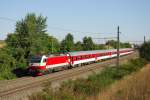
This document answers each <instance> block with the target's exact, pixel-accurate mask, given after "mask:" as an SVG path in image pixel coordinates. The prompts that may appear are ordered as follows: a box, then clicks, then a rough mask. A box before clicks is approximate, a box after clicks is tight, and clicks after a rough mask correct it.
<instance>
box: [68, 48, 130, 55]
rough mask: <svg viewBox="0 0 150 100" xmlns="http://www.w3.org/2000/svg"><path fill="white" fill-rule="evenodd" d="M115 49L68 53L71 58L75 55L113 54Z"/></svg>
mask: <svg viewBox="0 0 150 100" xmlns="http://www.w3.org/2000/svg"><path fill="white" fill-rule="evenodd" d="M130 49H131V48H125V49H120V50H130ZM116 50H117V49H109V50H91V51H74V52H69V54H70V55H71V56H77V55H87V54H96V53H106V52H114V51H116Z"/></svg>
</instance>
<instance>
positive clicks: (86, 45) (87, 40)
mask: <svg viewBox="0 0 150 100" xmlns="http://www.w3.org/2000/svg"><path fill="white" fill-rule="evenodd" d="M94 49H95V45H94V42H93V40H92V38H91V37H84V38H83V50H94Z"/></svg>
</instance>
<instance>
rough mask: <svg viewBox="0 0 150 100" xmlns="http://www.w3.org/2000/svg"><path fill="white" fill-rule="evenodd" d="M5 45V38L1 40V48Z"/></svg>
mask: <svg viewBox="0 0 150 100" xmlns="http://www.w3.org/2000/svg"><path fill="white" fill-rule="evenodd" d="M4 46H6V43H5V41H3V40H0V48H3V47H4Z"/></svg>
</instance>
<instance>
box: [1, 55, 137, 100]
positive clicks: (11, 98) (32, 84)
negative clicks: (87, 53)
mask: <svg viewBox="0 0 150 100" xmlns="http://www.w3.org/2000/svg"><path fill="white" fill-rule="evenodd" d="M137 57H138V55H137V53H136V52H135V53H133V54H131V55H128V56H123V57H121V58H120V62H121V63H122V64H123V63H126V62H127V61H128V59H132V58H134V59H135V58H137ZM115 64H116V59H111V60H107V61H104V62H100V63H94V64H90V65H86V66H83V67H77V68H73V69H69V70H64V71H61V72H57V73H53V74H49V75H44V76H41V77H35V78H34V77H29V78H28V77H25V78H20V79H16V80H9V81H8V82H7V81H6V82H4V84H3V82H2V83H1V84H0V99H4V100H20V99H23V100H26V99H28V98H27V96H28V95H31V94H32V93H35V92H38V91H41V90H42V89H43V82H47V81H48V80H50V81H51V85H52V87H53V88H55V87H57V85H59V86H60V84H61V83H62V82H63V81H67V80H69V79H71V80H74V79H77V78H84V79H87V78H88V76H89V75H91V74H93V73H95V74H96V73H98V72H101V71H103V70H104V69H105V68H106V67H112V66H114V65H115ZM44 85H45V84H44ZM49 86H50V85H49ZM57 89H58V88H57Z"/></svg>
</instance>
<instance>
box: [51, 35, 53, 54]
mask: <svg viewBox="0 0 150 100" xmlns="http://www.w3.org/2000/svg"><path fill="white" fill-rule="evenodd" d="M51 43H52V44H51V46H52V47H51V50H52V51H51V53H53V37H52V40H51Z"/></svg>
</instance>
